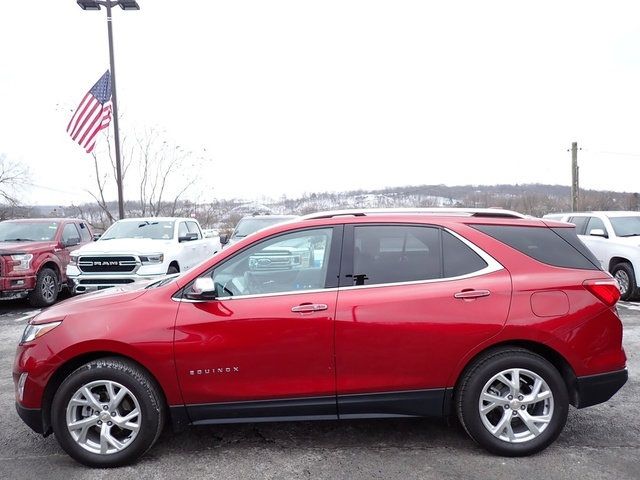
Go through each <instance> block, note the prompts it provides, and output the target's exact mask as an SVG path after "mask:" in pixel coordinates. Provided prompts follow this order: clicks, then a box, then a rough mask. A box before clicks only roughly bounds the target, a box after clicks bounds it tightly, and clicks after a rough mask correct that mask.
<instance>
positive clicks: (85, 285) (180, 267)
mask: <svg viewBox="0 0 640 480" xmlns="http://www.w3.org/2000/svg"><path fill="white" fill-rule="evenodd" d="M220 250H221V246H220V239H219V237H214V238H205V236H204V235H203V233H202V229H201V228H200V224H199V223H198V221H197V220H195V219H193V218H172V217H165V218H159V217H158V218H128V219H125V220H119V221H117V222H116V223H114V224H113V225H111V226H110V227H109V229H108V230H107V231H106V232H104V235H102V236H101V237H100V238H99V239H98V240H97V241H95V242H92V243H88V244H86V245H84V246H83V247H81V248H79V249H78V250H75V251H74V252H73V253H72V254H71V261H70V262H69V265H68V266H67V277H68V279H69V283H70V284H71V285H73V293H84V292H88V291H91V290H100V289H103V288H108V287H114V286H117V285H124V284H128V283H132V282H134V281H136V280H149V279H154V278H158V277H160V276H163V275H167V274H173V273H178V272H183V271H185V270H188V269H190V268H191V267H193V266H195V265H197V264H199V263H200V262H202V261H204V260H207V259H209V258H211V256H213V255H214V254H215V253H216V252H218V251H220Z"/></svg>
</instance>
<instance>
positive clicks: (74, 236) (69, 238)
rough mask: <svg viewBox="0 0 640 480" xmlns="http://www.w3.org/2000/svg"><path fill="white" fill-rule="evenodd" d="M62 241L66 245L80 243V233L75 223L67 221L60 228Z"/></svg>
mask: <svg viewBox="0 0 640 480" xmlns="http://www.w3.org/2000/svg"><path fill="white" fill-rule="evenodd" d="M62 242H63V243H65V244H67V245H77V244H78V243H80V234H79V233H78V229H77V228H76V225H75V223H67V224H66V225H65V226H64V230H62Z"/></svg>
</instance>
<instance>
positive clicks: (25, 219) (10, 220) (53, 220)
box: [2, 217, 87, 223]
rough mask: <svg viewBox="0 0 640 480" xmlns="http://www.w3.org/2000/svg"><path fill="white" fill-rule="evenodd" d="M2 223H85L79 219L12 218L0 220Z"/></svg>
mask: <svg viewBox="0 0 640 480" xmlns="http://www.w3.org/2000/svg"><path fill="white" fill-rule="evenodd" d="M2 221H3V222H16V223H28V222H85V223H87V222H86V221H85V220H83V219H81V218H46V217H45V218H13V219H9V220H2Z"/></svg>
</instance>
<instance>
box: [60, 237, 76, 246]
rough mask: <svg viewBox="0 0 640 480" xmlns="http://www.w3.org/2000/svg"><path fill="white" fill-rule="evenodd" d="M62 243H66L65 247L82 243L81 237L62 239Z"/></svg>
mask: <svg viewBox="0 0 640 480" xmlns="http://www.w3.org/2000/svg"><path fill="white" fill-rule="evenodd" d="M62 245H64V246H65V247H75V246H76V245H80V239H79V238H70V239H69V240H67V241H64V240H63V241H62Z"/></svg>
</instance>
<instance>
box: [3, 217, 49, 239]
mask: <svg viewBox="0 0 640 480" xmlns="http://www.w3.org/2000/svg"><path fill="white" fill-rule="evenodd" d="M57 230H58V222H1V223H0V242H50V241H52V240H53V239H54V238H55V237H56V231H57Z"/></svg>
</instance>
